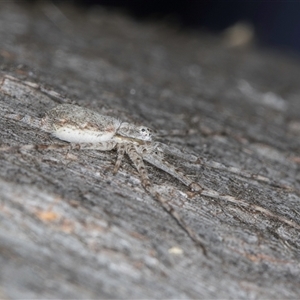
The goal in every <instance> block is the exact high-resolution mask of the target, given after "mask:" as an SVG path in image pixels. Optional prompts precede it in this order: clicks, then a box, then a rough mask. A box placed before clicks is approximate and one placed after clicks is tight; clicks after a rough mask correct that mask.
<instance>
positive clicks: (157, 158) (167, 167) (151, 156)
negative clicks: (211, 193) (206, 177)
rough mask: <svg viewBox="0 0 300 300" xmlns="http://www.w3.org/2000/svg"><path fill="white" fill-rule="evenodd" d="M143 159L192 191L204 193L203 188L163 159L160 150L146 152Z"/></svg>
mask: <svg viewBox="0 0 300 300" xmlns="http://www.w3.org/2000/svg"><path fill="white" fill-rule="evenodd" d="M144 152H145V154H143V159H144V160H146V161H147V162H149V163H150V164H152V165H154V166H155V167H157V168H159V169H161V170H163V171H165V172H167V173H169V174H170V175H172V176H173V177H175V178H177V179H178V180H179V181H181V182H182V183H183V184H185V185H186V186H188V187H189V188H191V190H192V191H196V192H200V191H202V187H201V186H200V185H199V184H198V183H196V182H194V181H193V180H191V179H190V178H188V177H187V176H186V175H184V174H183V173H182V172H180V171H178V170H177V169H176V168H175V167H174V166H173V165H171V164H170V163H168V162H167V161H166V160H164V159H163V157H162V152H159V150H158V149H155V148H154V149H153V150H152V151H144Z"/></svg>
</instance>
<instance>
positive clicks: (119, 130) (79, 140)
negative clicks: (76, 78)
mask: <svg viewBox="0 0 300 300" xmlns="http://www.w3.org/2000/svg"><path fill="white" fill-rule="evenodd" d="M6 116H7V117H9V118H11V119H16V120H20V121H22V122H24V123H27V124H29V125H33V126H35V127H39V128H40V129H42V130H43V131H46V132H48V133H51V134H52V135H53V136H54V137H56V138H58V139H60V140H62V141H66V142H69V143H70V144H69V145H59V144H52V145H29V146H28V145H27V146H23V147H22V146H21V147H19V148H24V149H31V148H39V149H43V150H46V149H61V148H69V149H77V150H84V149H92V150H99V151H110V150H113V149H117V160H116V164H115V167H114V170H113V173H114V174H116V173H117V172H118V169H119V167H120V165H121V163H122V160H123V157H124V155H125V154H127V155H128V156H129V158H130V159H131V161H132V162H133V164H134V166H135V167H136V169H137V170H138V172H139V175H140V178H141V183H142V185H143V187H144V188H145V189H146V190H148V191H149V189H150V188H151V182H150V180H149V176H148V172H147V170H146V168H145V165H144V161H147V162H149V163H150V164H152V165H154V166H156V167H157V168H159V169H161V170H163V171H165V172H167V173H169V174H171V175H172V176H173V177H175V178H177V179H178V180H180V181H181V182H182V183H183V184H185V185H186V186H188V187H189V188H190V189H191V190H192V191H196V192H199V191H201V190H202V188H201V187H200V185H198V184H197V183H196V182H193V181H192V180H191V179H190V178H188V177H187V176H185V175H184V174H183V173H182V172H180V171H178V170H177V169H176V168H175V167H174V166H173V165H171V164H170V163H168V162H167V161H166V160H165V159H164V152H165V151H167V152H169V153H171V154H174V155H178V153H179V152H178V151H176V150H172V149H171V148H169V149H168V147H167V146H166V145H164V144H162V143H159V142H153V141H152V137H153V132H152V130H151V129H150V128H148V127H145V126H136V125H134V124H130V123H127V122H122V121H120V120H118V119H116V118H113V117H110V116H105V115H101V114H98V113H96V112H94V111H92V110H90V109H87V108H83V107H80V106H77V105H73V104H60V105H58V106H56V107H55V108H53V109H51V110H50V111H48V112H47V113H46V114H45V117H43V118H41V119H38V118H34V117H31V116H27V115H26V116H20V115H17V114H8V115H6Z"/></svg>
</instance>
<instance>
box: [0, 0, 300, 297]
mask: <svg viewBox="0 0 300 300" xmlns="http://www.w3.org/2000/svg"><path fill="white" fill-rule="evenodd" d="M0 40H1V46H0V68H1V77H2V79H3V78H4V76H5V75H11V76H14V77H16V78H18V79H19V80H20V82H19V83H18V82H15V83H12V82H11V83H8V82H6V84H7V85H5V84H4V83H3V81H2V85H1V89H0V128H1V133H0V142H1V145H21V144H40V143H50V142H51V140H54V138H51V137H49V135H48V134H47V133H45V132H42V131H40V130H39V128H38V127H32V126H28V125H25V124H23V123H21V122H18V121H16V120H11V119H9V118H7V117H5V115H7V114H9V113H20V114H29V115H32V116H35V117H38V116H42V115H43V113H44V112H45V111H47V110H49V109H51V108H52V107H54V106H55V105H57V103H62V102H66V103H70V102H72V101H74V102H76V103H78V104H79V105H81V106H84V107H88V108H90V109H92V110H94V111H97V112H99V113H105V114H107V115H111V116H113V117H118V118H120V119H122V120H123V121H130V122H136V123H137V124H143V125H145V126H149V127H152V128H154V129H155V130H156V131H157V132H158V134H159V135H160V137H159V140H160V141H162V142H164V143H167V144H168V143H169V144H170V145H171V146H172V147H177V148H179V149H182V150H184V153H187V154H193V155H187V154H186V156H184V154H183V155H182V157H181V158H175V157H173V156H169V157H168V161H170V162H171V163H172V164H173V165H177V166H178V167H180V168H181V169H182V170H184V172H185V173H186V174H191V176H193V178H194V180H195V181H196V182H198V183H199V184H200V185H201V186H203V187H204V191H203V192H202V194H199V193H193V192H190V191H189V190H188V189H187V188H186V187H185V186H184V185H182V184H181V183H179V182H178V181H177V180H176V179H174V178H172V177H171V176H169V175H167V174H166V173H164V172H162V171H159V170H157V169H156V168H154V167H151V166H150V165H148V166H147V167H148V170H149V174H150V177H151V178H150V179H151V181H152V182H153V183H154V184H155V186H156V187H157V189H158V190H159V191H160V193H161V195H162V196H163V197H164V198H166V199H168V201H169V203H170V205H171V206H172V207H173V209H174V210H175V211H176V212H177V213H178V214H179V215H180V216H181V218H182V219H183V220H184V222H185V223H186V224H187V225H188V226H189V227H190V228H191V229H192V230H193V231H194V232H195V233H196V234H197V236H198V237H199V239H201V241H204V242H205V245H206V247H207V251H208V257H205V256H204V255H203V253H202V251H201V249H200V248H199V247H197V246H196V245H195V243H194V242H193V241H192V240H191V239H190V237H189V236H188V235H187V234H186V232H185V231H184V230H182V228H181V227H180V226H179V225H178V224H177V223H176V221H174V219H173V218H172V217H171V216H170V215H169V214H168V213H167V212H165V211H164V209H163V208H162V207H161V205H160V204H159V203H157V202H156V201H155V199H154V198H153V197H151V195H149V194H148V193H146V192H145V190H144V189H143V188H142V186H141V183H140V179H139V176H138V174H137V172H136V170H135V169H134V168H133V166H132V165H131V163H130V161H129V160H128V159H127V160H126V162H125V164H124V165H122V167H121V169H120V171H119V173H118V174H117V175H115V176H114V175H113V166H114V163H115V160H116V153H115V152H99V151H80V152H79V151H76V150H74V151H71V152H63V151H25V150H24V151H23V150H22V151H19V152H18V151H10V152H0V266H1V267H0V298H1V299H2V298H3V299H20V298H28V299H29V298H32V299H33V298H43V299H46V298H47V299H71V298H73V299H74V298H76V299H93V298H95V299H99V298H106V299H129V298H131V299H146V298H155V299H156V298H157V299H158V298H159V299H162V298H172V299H196V298H202V299H204V298H205V299H229V298H235V299H250V298H254V299H256V298H258V299H271V298H272V299H282V298H289V299H292V298H299V296H300V286H299V276H300V266H299V259H300V251H299V250H300V240H299V227H300V217H299V216H300V206H299V203H300V175H299V164H300V153H299V146H300V139H299V138H300V113H299V112H300V101H299V97H300V91H299V81H300V79H299V78H300V64H299V61H298V60H296V59H292V58H288V57H286V56H284V55H279V54H278V53H274V52H271V51H267V50H261V49H259V48H255V47H245V48H228V47H227V46H225V45H226V43H225V42H224V40H223V39H222V38H221V37H218V36H215V37H213V36H209V35H207V34H205V35H204V34H201V33H197V34H191V33H186V32H181V31H178V30H176V29H174V27H173V28H169V27H167V26H166V25H162V24H155V23H138V22H135V21H133V20H131V19H129V17H127V16H124V15H121V14H119V13H109V12H107V11H105V10H104V9H100V8H98V9H94V10H91V11H85V12H82V11H79V10H76V9H75V8H74V7H71V6H64V7H56V6H54V5H53V4H50V3H43V4H36V5H35V6H30V7H26V6H20V5H18V4H13V3H9V2H0ZM25 81H28V82H34V83H36V85H35V84H32V83H28V84H27V85H26V84H25V85H24V82H25ZM57 93H59V94H57ZM60 95H62V96H60ZM69 99H71V100H69ZM185 158H187V159H185ZM192 158H195V159H194V160H193V159H192Z"/></svg>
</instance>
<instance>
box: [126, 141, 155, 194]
mask: <svg viewBox="0 0 300 300" xmlns="http://www.w3.org/2000/svg"><path fill="white" fill-rule="evenodd" d="M125 150H126V153H127V155H128V156H129V158H130V159H131V161H132V162H133V164H134V166H135V167H136V169H137V170H138V172H139V174H140V176H141V181H142V185H143V187H144V188H145V190H146V191H149V189H150V187H151V182H150V179H149V177H148V173H147V171H146V167H145V165H144V162H143V158H142V156H141V155H140V154H138V152H137V151H136V149H135V147H134V145H132V144H129V145H126V146H125Z"/></svg>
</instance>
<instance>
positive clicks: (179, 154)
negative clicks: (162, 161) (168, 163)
mask: <svg viewBox="0 0 300 300" xmlns="http://www.w3.org/2000/svg"><path fill="white" fill-rule="evenodd" d="M155 146H156V147H157V148H159V149H160V150H162V151H163V152H165V153H168V154H170V155H173V156H176V157H179V158H182V159H184V160H187V161H191V162H195V161H197V160H198V157H197V156H196V155H193V154H190V153H185V152H183V151H182V150H180V149H178V148H176V147H174V146H171V145H166V144H163V143H160V142H155Z"/></svg>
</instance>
